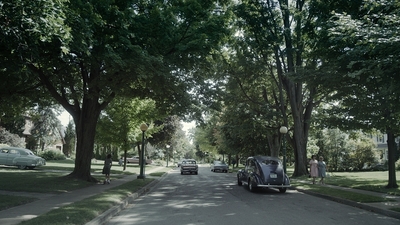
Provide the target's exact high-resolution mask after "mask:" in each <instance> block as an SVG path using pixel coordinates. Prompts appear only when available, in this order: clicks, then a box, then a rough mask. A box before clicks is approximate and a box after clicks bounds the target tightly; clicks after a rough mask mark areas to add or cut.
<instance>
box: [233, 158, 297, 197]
mask: <svg viewBox="0 0 400 225" xmlns="http://www.w3.org/2000/svg"><path fill="white" fill-rule="evenodd" d="M237 182H238V185H239V186H242V185H243V184H245V185H247V186H248V188H249V190H250V191H252V192H254V191H255V190H256V189H258V188H277V189H279V191H280V192H281V193H285V192H286V189H287V188H288V187H290V180H289V177H288V176H287V175H286V174H285V172H284V170H283V164H282V162H281V160H280V159H279V158H277V157H270V156H252V157H249V158H247V160H246V164H245V168H244V169H241V170H239V171H238V173H237Z"/></svg>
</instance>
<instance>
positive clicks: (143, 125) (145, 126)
mask: <svg viewBox="0 0 400 225" xmlns="http://www.w3.org/2000/svg"><path fill="white" fill-rule="evenodd" d="M147 128H149V127H148V126H147V124H145V123H142V125H140V130H141V131H142V151H141V154H140V174H139V176H137V178H138V179H144V178H146V176H145V175H144V165H145V161H144V133H145V132H146V130H147Z"/></svg>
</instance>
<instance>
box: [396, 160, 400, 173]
mask: <svg viewBox="0 0 400 225" xmlns="http://www.w3.org/2000/svg"><path fill="white" fill-rule="evenodd" d="M395 165H396V166H395V168H396V170H400V159H399V160H397V161H396V164H395Z"/></svg>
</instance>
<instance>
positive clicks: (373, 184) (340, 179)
mask: <svg viewBox="0 0 400 225" xmlns="http://www.w3.org/2000/svg"><path fill="white" fill-rule="evenodd" d="M387 173H388V172H387V171H371V172H341V173H339V172H338V173H330V176H329V177H327V178H325V183H326V184H330V185H335V186H340V187H348V188H354V189H360V190H366V191H373V192H378V193H384V194H388V195H396V196H400V187H399V188H386V185H387V182H388V181H387V176H388V175H387ZM397 174H398V175H400V172H399V171H398V172H397ZM397 174H396V175H397ZM295 179H296V180H308V181H310V182H311V179H310V178H308V177H307V176H303V177H296V178H295ZM318 180H319V179H317V181H318Z"/></svg>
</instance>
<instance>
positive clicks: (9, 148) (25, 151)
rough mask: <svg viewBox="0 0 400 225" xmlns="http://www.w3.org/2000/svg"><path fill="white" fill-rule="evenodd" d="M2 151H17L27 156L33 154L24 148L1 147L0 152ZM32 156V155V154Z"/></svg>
mask: <svg viewBox="0 0 400 225" xmlns="http://www.w3.org/2000/svg"><path fill="white" fill-rule="evenodd" d="M2 149H7V150H17V151H19V152H24V153H23V155H25V154H27V155H32V154H33V152H32V151H31V150H29V149H26V148H19V147H1V148H0V150H2ZM20 154H21V153H20ZM33 155H34V154H33Z"/></svg>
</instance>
